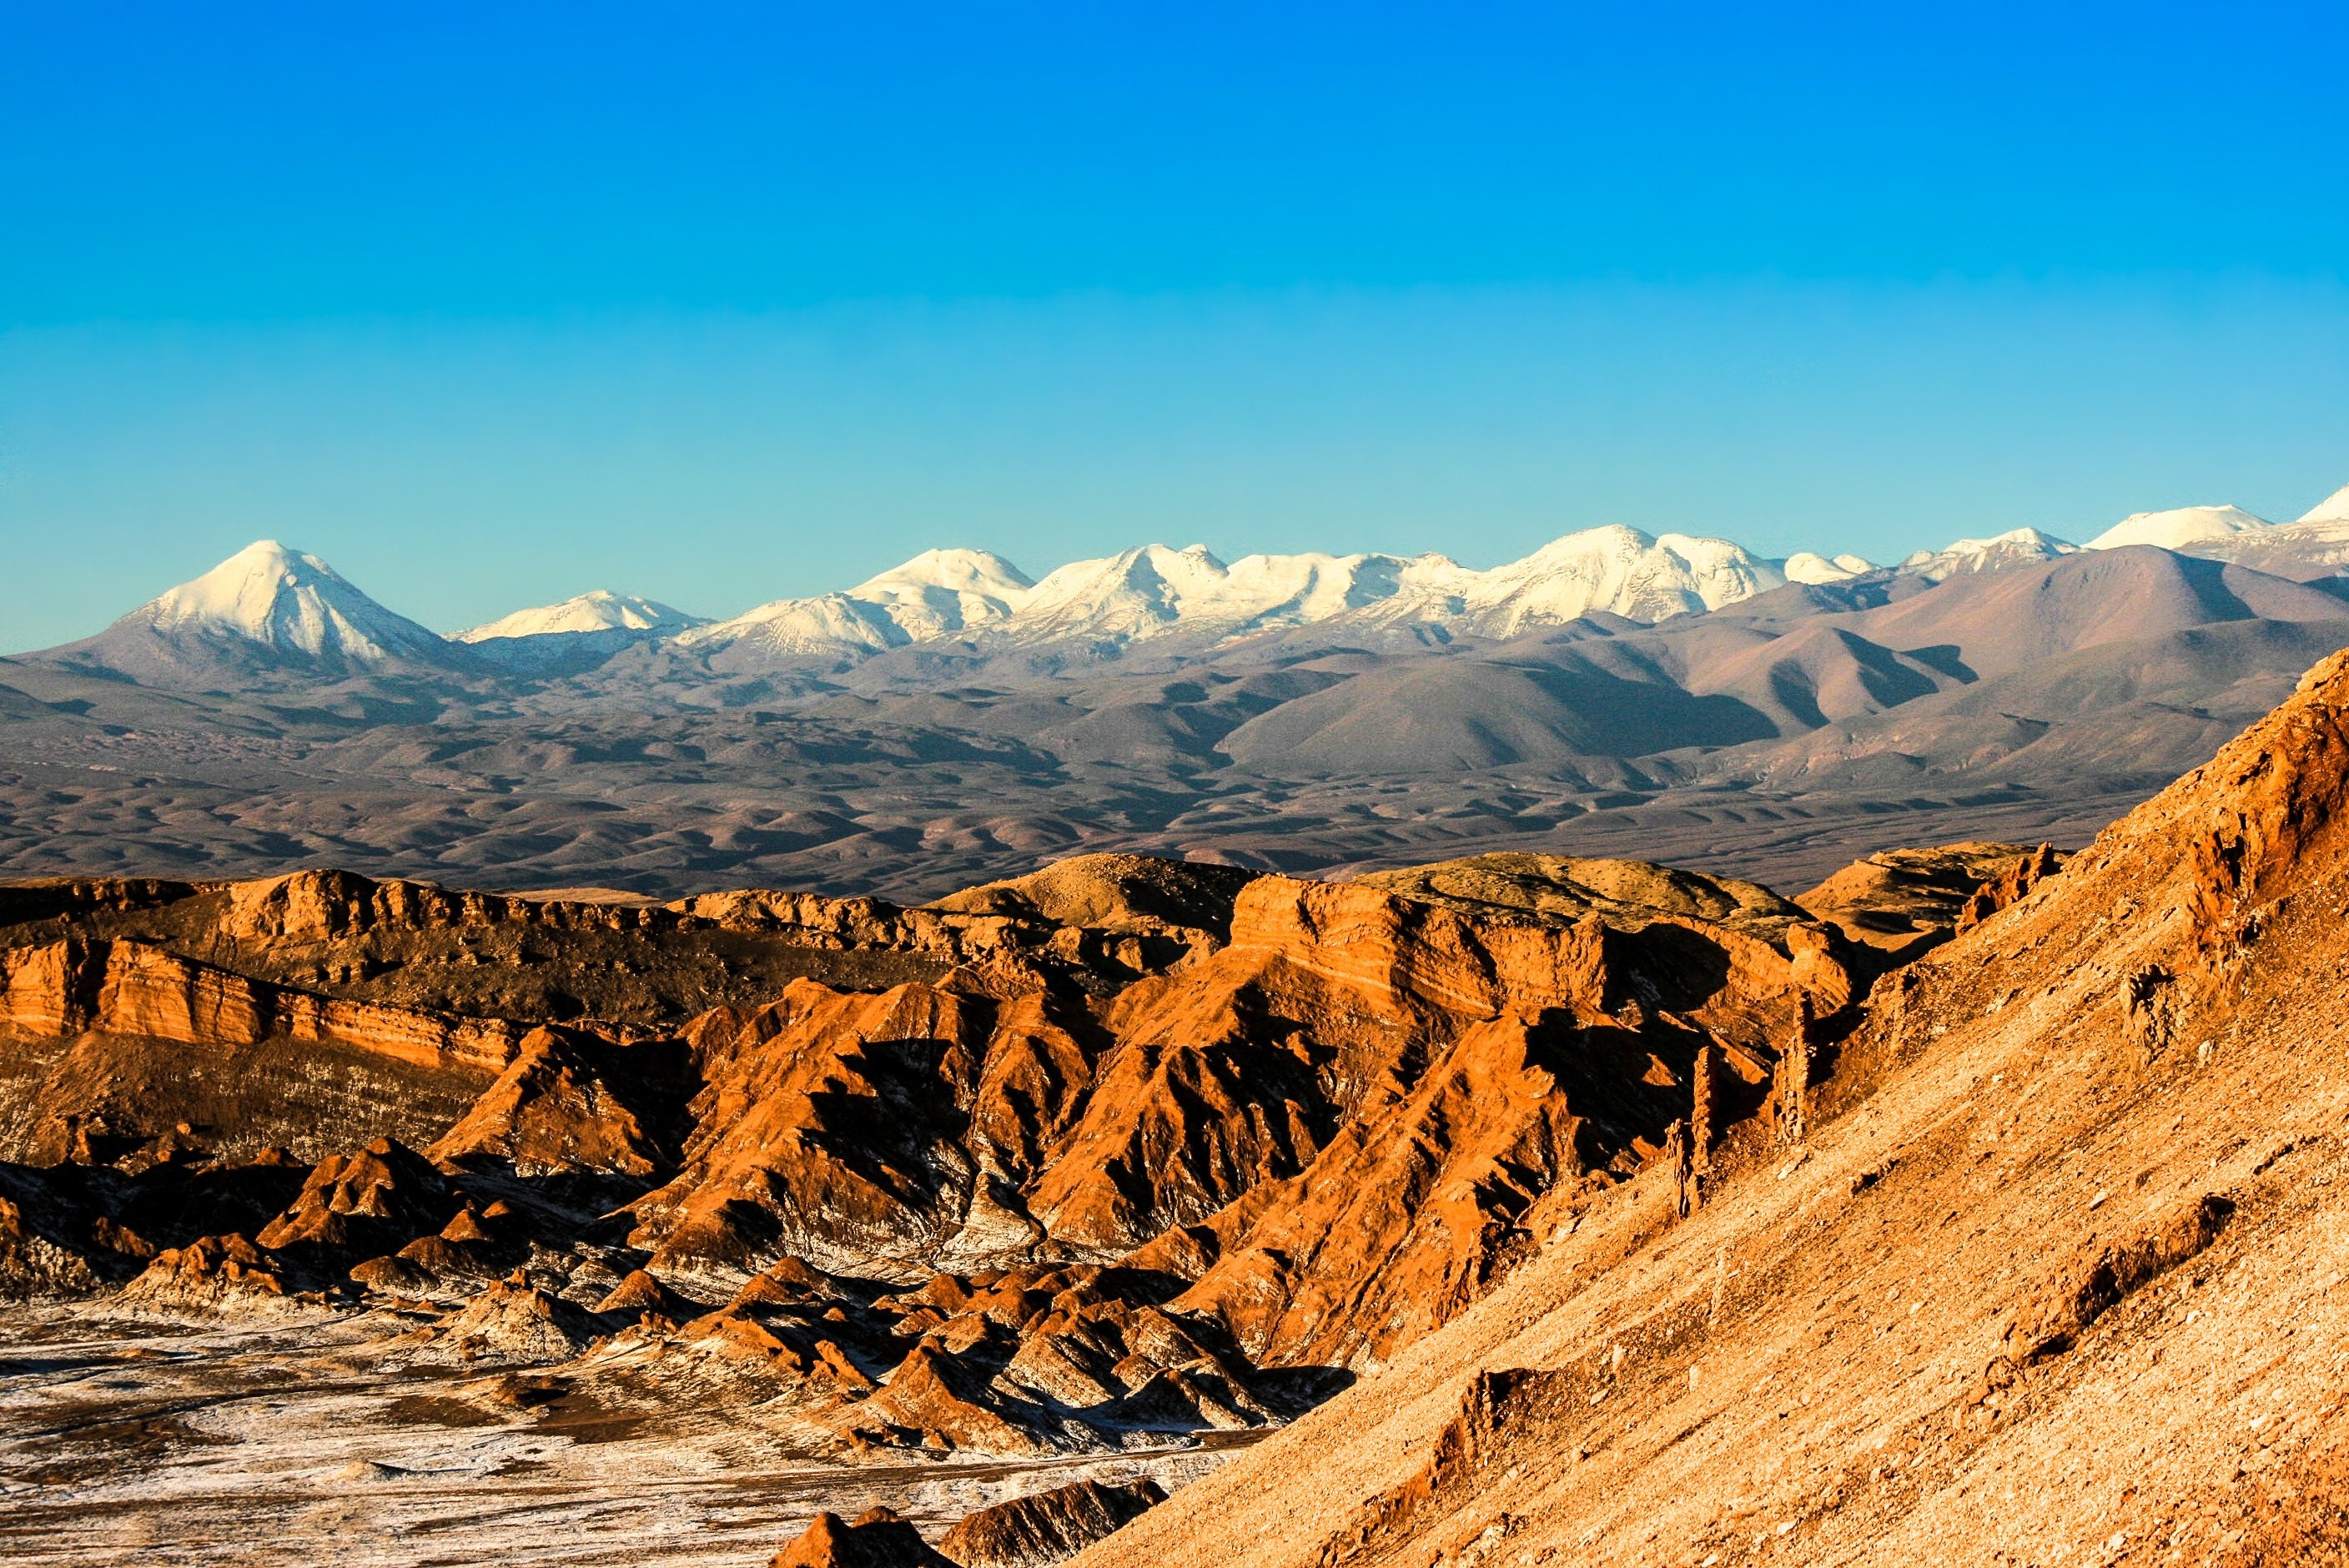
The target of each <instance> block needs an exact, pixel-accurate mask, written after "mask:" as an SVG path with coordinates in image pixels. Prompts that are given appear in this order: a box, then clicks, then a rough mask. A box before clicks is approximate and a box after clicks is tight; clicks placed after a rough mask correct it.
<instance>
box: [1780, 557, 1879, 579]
mask: <svg viewBox="0 0 2349 1568" xmlns="http://www.w3.org/2000/svg"><path fill="white" fill-rule="evenodd" d="M1876 569H1877V566H1876V562H1873V561H1870V560H1868V558H1867V557H1866V556H1864V555H1848V554H1847V555H1818V554H1815V553H1813V552H1810V551H1807V550H1797V551H1796V552H1795V553H1794V554H1792V555H1789V556H1788V557H1786V559H1785V561H1784V562H1781V563H1780V565H1779V568H1778V570H1780V571H1781V572H1784V573H1785V574H1786V581H1787V582H1789V583H1814V584H1816V583H1847V582H1849V581H1850V580H1851V579H1853V578H1855V577H1859V576H1863V575H1865V574H1866V573H1870V572H1873V571H1875V570H1876Z"/></svg>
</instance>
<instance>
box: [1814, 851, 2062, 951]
mask: <svg viewBox="0 0 2349 1568" xmlns="http://www.w3.org/2000/svg"><path fill="white" fill-rule="evenodd" d="M2036 858H2037V851H2033V850H2031V849H2028V848H2026V847H2025V846H2023V845H2021V844H1998V843H1983V842H1969V843H1962V844H1940V845H1936V846H1933V847H1931V848H1929V849H1901V850H1883V851H1878V852H1877V853H1875V854H1872V855H1868V856H1867V857H1865V858H1864V859H1861V860H1857V861H1853V862H1852V863H1851V864H1849V865H1847V866H1846V867H1844V868H1843V869H1842V870H1841V871H1838V872H1836V873H1835V874H1834V875H1832V876H1830V877H1828V878H1827V879H1826V881H1825V882H1821V883H1819V885H1818V886H1816V887H1815V888H1813V889H1811V890H1810V891H1809V892H1805V893H1800V894H1797V895H1796V896H1795V903H1796V904H1797V905H1798V906H1800V907H1801V908H1802V909H1803V910H1804V911H1805V912H1806V913H1808V914H1809V915H1810V916H1811V917H1812V918H1813V919H1815V920H1818V921H1822V922H1825V923H1828V924H1832V925H1834V926H1835V927H1837V929H1838V930H1840V931H1841V932H1842V933H1843V934H1844V935H1845V936H1847V937H1848V938H1849V939H1850V940H1851V941H1852V942H1853V943H1855V944H1858V945H1860V946H1863V947H1865V948H1868V949H1872V950H1874V952H1875V954H1880V955H1881V956H1880V958H1879V960H1878V963H1879V964H1899V963H1906V962H1908V961H1909V960H1910V959H1913V958H1917V957H1920V956H1922V955H1923V954H1926V953H1927V952H1930V950H1931V949H1933V948H1935V947H1938V946H1940V944H1942V943H1944V942H1947V941H1948V940H1949V939H1950V938H1951V937H1952V936H1954V935H1956V934H1957V931H1958V927H1959V925H1960V923H1966V924H1968V925H1970V926H1971V925H1972V924H1978V923H1980V921H1981V913H1977V914H1976V915H1975V916H1974V917H1973V918H1972V919H1971V921H1969V920H1968V919H1967V911H1968V910H1969V908H1971V906H1972V905H1973V904H1974V902H1975V898H1976V896H1977V894H1979V893H1980V892H1982V887H1983V885H1984V884H1985V883H1996V882H2001V881H2002V880H2003V879H2006V878H2008V877H2009V876H2010V875H2011V874H2012V873H2013V872H2014V871H2015V868H2016V867H2017V866H2018V865H2019V864H2020V863H2022V862H2023V861H2033V860H2035V859H2036ZM2051 858H2052V859H2054V860H2055V861H2060V857H2054V856H2052V851H2051ZM2040 874H2044V873H2040ZM2033 880H2034V881H2035V880H2036V877H2035V876H2034V878H2033ZM2007 902H2008V903H2013V898H2011V897H2010V898H2009V899H2008V900H2007ZM2000 907H2003V906H2000ZM1982 913H1988V911H1987V910H1985V911H1983V912H1982Z"/></svg>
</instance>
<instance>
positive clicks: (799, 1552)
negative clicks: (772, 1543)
mask: <svg viewBox="0 0 2349 1568" xmlns="http://www.w3.org/2000/svg"><path fill="white" fill-rule="evenodd" d="M768 1568H956V1564H955V1563H951V1562H949V1561H948V1560H947V1558H944V1557H942V1556H940V1555H939V1554H938V1553H936V1552H933V1551H932V1550H930V1547H929V1545H928V1543H927V1542H924V1541H923V1539H922V1537H921V1533H920V1532H918V1531H916V1529H915V1528H914V1527H913V1526H912V1525H910V1524H908V1523H906V1522H905V1521H904V1520H902V1519H900V1518H898V1517H897V1515H896V1514H895V1513H893V1512H892V1511H889V1510H888V1509H885V1508H875V1509H870V1510H867V1511H865V1512H864V1513H861V1514H859V1515H857V1516H856V1519H855V1521H854V1522H853V1523H852V1522H849V1521H847V1520H844V1519H843V1518H841V1517H840V1515H838V1514H836V1513H833V1512H830V1511H825V1512H823V1513H819V1514H817V1515H816V1516H815V1522H814V1523H812V1524H811V1525H809V1526H808V1527H807V1530H806V1531H805V1532H803V1533H802V1535H801V1536H800V1538H799V1539H798V1540H797V1541H794V1542H792V1543H791V1544H790V1545H789V1546H786V1547H784V1548H783V1549H782V1550H781V1552H778V1553H775V1554H774V1556H772V1557H771V1558H770V1559H768Z"/></svg>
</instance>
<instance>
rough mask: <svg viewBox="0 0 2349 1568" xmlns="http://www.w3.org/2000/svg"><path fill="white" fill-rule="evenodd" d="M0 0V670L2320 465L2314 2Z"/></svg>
mask: <svg viewBox="0 0 2349 1568" xmlns="http://www.w3.org/2000/svg"><path fill="white" fill-rule="evenodd" d="M20 16H21V19H20V21H19V22H18V24H17V26H16V28H15V29H14V32H15V34H16V41H15V43H14V44H13V45H12V47H11V48H10V50H9V51H8V52H7V55H6V57H5V59H0V181H5V186H6V188H7V189H8V190H9V191H10V192H11V196H10V199H9V205H8V221H9V226H10V228H11V230H12V233H11V239H12V242H11V243H10V244H8V245H6V246H5V247H0V543H5V545H6V546H7V548H8V552H9V559H10V562H11V570H10V571H9V572H8V573H5V575H0V645H5V647H7V648H9V649H11V650H14V649H23V648H30V647H36V646H42V645H48V644H54V643H58V642H63V641H66V640H67V639H69V638H73V637H78V636H81V635H85V634H88V633H90V632H93V631H95V630H97V629H98V627H100V626H102V625H103V624H106V623H107V622H108V621H109V620H111V619H112V618H113V617H114V616H115V615H117V614H120V613H122V612H123V611H125V610H127V609H129V608H130V607H131V606H132V605H134V604H136V603H140V602H141V601H142V600H145V599H147V598H149V597H150V596H152V595H153V594H154V593H158V592H160V590H162V589H163V588H165V587H167V586H169V585H171V583H178V582H181V581H184V580H186V579H189V578H191V577H193V576H195V575H197V574H198V573H201V572H202V571H203V570H205V569H206V568H207V567H209V566H210V565H212V563H213V562H217V561H219V560H221V559H222V557H224V556H226V555H228V554H230V553H231V552H233V551H234V550H236V549H237V548H239V547H240V546H242V545H243V544H244V543H246V542H249V541H251V540H253V539H255V538H260V537H264V536H273V535H274V536H276V537H279V538H283V539H285V540H286V541H287V542H290V543H294V544H295V545H298V546H299V547H300V548H302V549H305V550H307V551H310V552H316V553H317V554H319V555H321V556H323V557H325V558H326V559H327V560H330V561H332V562H334V563H335V564H336V566H337V567H338V568H339V569H341V570H342V571H343V572H344V573H346V574H347V575H348V576H350V577H351V578H352V579H353V580H354V581H355V582H357V583H360V584H362V585H363V586H364V587H365V588H366V589H367V591H368V592H369V593H372V594H374V595H375V596H377V597H378V598H379V599H381V600H383V601H384V602H386V603H391V604H394V605H397V606H398V608H399V609H400V610H401V611H403V612H404V613H406V614H412V615H415V616H417V617H419V619H421V620H423V621H425V622H426V623H428V624H431V625H434V626H436V627H438V628H440V629H442V630H453V629H455V628H458V627H460V626H465V625H471V624H478V623H480V622H483V621H486V620H489V619H491V618H492V617H494V616H496V615H498V614H503V613H505V612H507V611H510V610H513V609H515V608H518V607H521V606H523V605H528V604H536V603H547V602H550V601H553V600H556V599H560V598H564V597H565V596H568V595H570V594H573V593H580V592H583V591H585V590H587V589H590V588H595V587H610V588H614V589H617V590H620V591H622V592H626V593H641V594H646V595H648V596H650V597H653V598H656V599H659V600H663V601H665V602H667V603H673V604H676V605H678V606H680V607H682V608H684V609H687V610H689V611H692V612H695V613H697V614H707V615H725V614H734V613H737V612H739V611H740V610H743V609H745V608H748V607H749V606H750V605H751V604H753V603H759V602H761V601H765V600H770V599H774V598H778V597H782V596H786V595H792V594H804V593H819V592H823V591H824V590H827V589H831V588H838V587H843V586H846V585H848V584H850V583H855V582H857V581H859V580H861V579H863V578H864V577H866V576H868V575H870V574H871V573H873V572H874V571H877V570H880V569H883V568H885V567H887V566H890V565H893V564H895V562H899V561H901V560H904V559H905V558H907V557H909V556H911V555H913V554H915V553H916V552H919V551H921V550H923V549H926V548H929V547H932V546H940V545H968V546H974V547H979V548H986V549H990V550H994V551H997V552H1000V553H1002V554H1004V555H1006V556H1009V558H1011V559H1012V560H1014V561H1016V562H1019V563H1020V564H1021V565H1022V566H1023V567H1025V568H1027V569H1028V570H1029V571H1030V573H1040V572H1041V571H1043V570H1045V569H1048V568H1049V567H1050V566H1052V565H1054V564H1057V563H1059V562H1063V561H1067V560H1071V559H1075V558H1080V557H1084V556H1089V555H1100V554H1105V553H1108V552H1112V551H1114V550H1117V549H1119V548H1122V547H1123V546H1126V545H1130V544H1136V543H1142V542H1151V541H1156V542H1165V543H1170V544H1176V545H1180V544H1186V543H1189V542H1194V541H1198V542H1205V543H1206V544H1208V545H1209V546H1210V547H1211V548H1213V549H1215V550H1216V552H1218V553H1219V554H1222V555H1224V556H1225V557H1226V558H1231V557H1234V556H1237V555H1242V554H1247V553H1249V552H1255V551H1297V550H1309V549H1321V550H1330V551H1338V552H1344V551H1356V550H1379V551H1392V552H1400V553H1415V552H1423V551H1431V550H1433V551H1442V552H1445V553H1447V554H1450V555H1452V556H1454V557H1455V558H1456V559H1458V560H1460V561H1462V562H1464V563H1465V564H1469V565H1474V566H1479V567H1483V566H1489V565H1492V564H1495V563H1496V562H1501V561H1505V560H1507V559H1510V558H1513V557H1515V556H1517V555H1521V554H1523V553H1525V552H1526V551H1528V550H1530V549H1531V548H1533V547H1534V546H1536V545H1537V544H1538V543H1540V542H1544V541H1546V540H1547V539H1549V538H1552V537H1554V536H1556V535H1558V534H1560V533H1564V532H1567V531H1571V530H1574V529H1578V528H1582V527H1587V526H1590V525H1593V524H1597V523H1601V522H1609V521H1619V522H1626V523H1630V524H1631V525H1632V526H1635V527H1639V528H1642V529H1645V530H1647V531H1651V532H1658V531H1667V530H1678V531H1688V532H1695V533H1706V534H1719V535H1723V536H1727V537H1730V538H1733V539H1736V540H1738V541H1740V542H1743V543H1745V544H1747V545H1749V546H1752V547H1753V548H1754V549H1756V550H1759V551H1764V552H1770V553H1773V554H1785V553H1786V552H1792V551H1795V550H1814V551H1820V552H1842V551H1850V552H1857V553H1860V554H1864V555H1867V556H1869V557H1870V558H1872V559H1876V560H1889V559H1896V558H1898V557H1899V556H1900V555H1902V554H1905V553H1906V552H1909V551H1910V550H1912V549H1916V548H1920V547H1927V546H1932V545H1937V544H1940V543H1942V542H1946V541H1947V540H1949V539H1950V538H1952V537H1955V536H1957V535H1960V534H1974V535H1981V534H1987V533H1993V532H1997V531H2002V530H2005V529H2008V528H2013V527H2019V526H2025V525H2029V526H2036V527H2041V528H2044V529H2046V530H2048V531H2052V532H2055V533H2058V534H2062V535H2064V536H2066V537H2069V538H2073V539H2085V538H2086V537H2088V536H2090V535H2092V534H2094V533H2095V532H2097V531H2101V530H2102V529H2104V528H2105V527H2106V526H2108V525H2109V524H2110V523H2111V522H2113V521H2116V520H2117V519H2118V518H2119V517H2120V516H2121V515H2122V514H2124V513H2126V512H2129V511H2141V510H2147V509H2153V508H2160V507H2168V506H2178V505H2186V504H2193V503H2201V502H2220V501H2231V502H2234V503H2237V504H2239V505H2241V506H2243V507H2245V508H2248V509H2249V510H2251V511H2254V512H2257V513H2260V514H2261V515H2263V516H2266V517H2270V518H2289V517H2292V516H2296V515H2298V514H2299V513H2300V512H2301V511H2303V510H2305V509H2306V508H2307V507H2308V506H2310V505H2311V504H2313V502H2315V501H2316V500H2318V499H2319V498H2321V497H2323V495H2325V494H2327V493H2328V492H2330V491H2332V490H2334V489H2335V488H2336V487H2338V486H2339V485H2340V484H2341V483H2342V481H2343V480H2344V478H2349V440H2344V436H2343V432H2344V430H2349V288H2344V281H2343V277H2342V273H2341V266H2340V263H2339V259H2338V258H2339V257H2340V256H2342V255H2343V254H2344V253H2349V251H2344V241H2349V216H2344V214H2349V203H2344V201H2343V197H2344V195H2349V191H2344V184H2349V181H2344V156H2349V155H2344V150H2343V142H2342V139H2341V138H2340V137H2339V135H2338V130H2337V127H2335V126H2333V124H2332V123H2331V119H2332V113H2333V111H2332V108H2331V105H2332V103H2333V83H2332V80H2331V76H2332V74H2333V62H2335V61H2337V59H2338V58H2339V57H2340V55H2341V46H2342V44H2343V43H2344V42H2349V26H2344V22H2343V20H2342V19H2341V17H2340V15H2339V14H2338V13H2337V11H2333V10H2331V9H2328V8H2320V7H2316V6H2305V7H2301V6H2282V7H2269V8H2264V9H2263V10H2262V12H2261V15H2258V16H2254V17H2244V16H2233V15H2230V16H2227V17H2223V18H2215V17H2212V16H2209V15H2186V14H2183V13H2179V14H2175V15H2173V14H2148V13H2146V12H2143V11H2141V10H2128V11H2124V10H2122V9H2120V8H2118V7H2083V8H2075V9H2074V10H2071V11H2069V12H2066V13H2065V14H2064V15H2061V16H2050V15H2044V14H2042V13H2041V12H2039V11H2037V10H2035V9H2034V10H2029V11H2026V10H2024V9H2023V8H2021V7H1998V8H1990V9H1984V8H1980V7H1972V8H1967V9H1964V10H1960V9H1957V8H1954V7H1952V8H1947V9H1938V8H1928V9H1918V8H1904V11H1903V14H1902V15H1899V16H1890V15H1881V14H1878V13H1876V12H1872V11H1865V10H1862V9H1859V8H1849V9H1844V8H1837V7H1819V8H1814V9H1812V10H1810V11H1808V12H1807V13H1806V14H1805V15H1804V16H1803V17H1802V18H1801V19H1799V20H1797V21H1794V22H1789V21H1786V20H1785V18H1783V17H1765V16H1762V15H1758V14H1752V13H1748V12H1745V11H1743V10H1740V9H1737V8H1732V7H1724V6H1670V7H1657V8H1651V9H1648V10H1645V11H1642V12H1640V13H1639V14H1637V15H1632V14H1628V13H1622V14H1617V13H1604V12H1600V11H1598V10H1596V9H1591V8H1583V9H1580V10H1578V11H1576V12H1574V13H1571V14H1568V15H1563V16H1560V15H1554V14H1550V13H1547V12H1540V11H1537V10H1536V9H1534V8H1531V7H1523V8H1520V7H1506V8H1500V9H1496V10H1490V11H1486V12H1484V13H1482V14H1480V15H1478V16H1476V17H1475V18H1472V19H1467V20H1463V19H1462V18H1460V17H1458V16H1457V15H1438V14H1437V13H1435V12H1434V11H1433V10H1429V11H1424V12H1420V13H1417V14H1406V13H1402V12H1381V13H1374V14H1363V13H1360V12H1356V11H1340V10H1339V9H1337V8H1334V7H1329V8H1323V7H1300V8H1291V9H1289V10H1288V11H1287V12H1286V13H1285V14H1284V15H1283V16H1282V17H1280V18H1278V19H1274V20H1268V19H1266V18H1264V17H1262V16H1260V15H1254V14H1252V13H1249V12H1247V11H1242V10H1240V9H1237V8H1231V9H1227V10H1219V11H1207V12H1202V11H1199V10H1197V9H1195V8H1188V9H1186V10H1185V12H1184V13H1182V14H1181V17H1180V25H1179V26H1177V25H1176V21H1177V18H1176V15H1175V14H1174V13H1172V12H1168V13H1164V14H1154V15H1145V14H1143V13H1140V12H1132V11H1129V12H1125V13H1122V14H1120V15H1117V16H1115V17H1105V16H1103V15H1099V14H1096V13H1091V12H1078V11H1074V10H1058V9H1052V8H1035V9H1030V10H1026V11H1022V12H1019V13H1018V14H1016V15H996V16H990V17H986V18H980V17H975V16H972V15H966V14H963V13H960V12H957V11H954V10H950V9H948V8H945V7H937V8H912V7H896V8H892V9H890V10H887V11H885V12H869V13H864V14H863V15H859V16H856V17H852V18H843V17H840V16H834V15H818V14H817V13H815V12H813V11H812V10H808V9H802V8H784V9H780V10H777V9H752V8H748V7H742V8H726V7H709V8H699V9H697V10H695V11H694V12H693V13H691V14H690V15H688V16H686V17H683V18H679V19H677V20H674V21H667V22H665V23H664V24H663V26H661V27H660V28H659V29H658V30H657V31H654V30H650V29H648V28H647V26H645V24H644V23H643V22H642V21H641V19H640V18H638V17H636V16H631V15H626V14H624V13H620V12H618V11H617V10H598V9H567V10H564V11H561V12H556V11H553V10H545V11H534V10H515V11H510V12H507V13H504V14H502V15H499V16H497V17H494V18H487V19H484V18H481V17H479V16H476V15H470V14H466V13H460V12H459V11H456V10H455V9H453V8H446V9H424V10H419V11H414V12H409V13H403V14H402V15H400V16H399V17H398V19H396V20H394V19H391V18H388V17H385V18H363V17H356V16H351V15H341V16H326V15H311V16H303V17H298V18H295V17H288V16H286V15H273V14H269V13H264V12H262V11H260V10H258V9H254V10H251V11H246V12H243V13H237V12H226V13H221V12H214V13H207V14H206V15H205V16H204V18H202V20H201V21H197V20H194V19H191V18H190V17H188V16H185V15H179V14H176V13H173V12H171V11H167V10H163V9H161V8H157V9H155V10H153V11H151V12H150V13H146V14H144V15H133V16H126V15H124V14H123V13H121V12H120V11H111V12H109V13H108V14H107V15H105V16H102V17H101V16H98V15H95V14H91V13H88V12H82V11H78V10H74V9H70V8H67V7H62V6H35V7H29V8H27V9H26V10H25V11H23V12H22V13H21V14H20Z"/></svg>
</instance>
